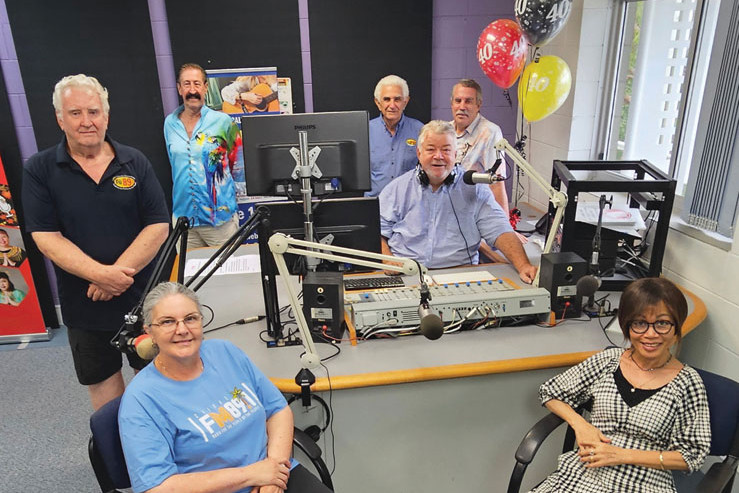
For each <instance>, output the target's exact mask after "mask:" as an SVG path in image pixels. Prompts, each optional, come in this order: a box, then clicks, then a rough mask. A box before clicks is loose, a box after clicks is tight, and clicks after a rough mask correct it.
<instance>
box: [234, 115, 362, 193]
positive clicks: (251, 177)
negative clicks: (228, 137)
mask: <svg viewBox="0 0 739 493" xmlns="http://www.w3.org/2000/svg"><path fill="white" fill-rule="evenodd" d="M368 125H369V116H368V114H367V112H366V111H342V112H333V113H302V114H295V115H266V116H258V117H254V116H249V117H243V118H242V119H241V131H242V132H243V141H244V169H245V173H246V192H247V194H249V195H279V196H282V195H288V196H300V193H301V192H300V188H301V184H300V180H299V178H297V177H294V171H295V167H296V164H297V162H296V160H295V159H294V158H293V156H292V154H291V153H290V149H291V148H295V149H299V148H300V146H299V143H298V142H299V140H298V132H299V131H301V130H304V131H306V132H307V133H308V149H309V150H310V149H313V148H314V147H318V148H320V149H321V151H320V154H319V155H318V157H317V159H316V165H317V166H318V168H319V169H320V172H321V176H320V178H316V177H313V178H311V183H312V188H313V195H327V194H332V193H336V192H361V191H365V190H369V189H370V188H371V184H370V166H369V130H368Z"/></svg>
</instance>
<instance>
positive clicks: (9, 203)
mask: <svg viewBox="0 0 739 493" xmlns="http://www.w3.org/2000/svg"><path fill="white" fill-rule="evenodd" d="M0 225H2V226H18V216H16V215H15V206H13V200H12V199H11V198H10V189H9V188H8V185H7V184H4V183H0Z"/></svg>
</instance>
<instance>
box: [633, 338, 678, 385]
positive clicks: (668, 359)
mask: <svg viewBox="0 0 739 493" xmlns="http://www.w3.org/2000/svg"><path fill="white" fill-rule="evenodd" d="M629 359H630V360H631V361H633V362H634V364H635V365H636V367H637V368H639V369H640V370H641V371H654V370H659V369H660V368H664V367H665V366H667V363H669V362H670V361H672V353H670V356H669V357H668V358H667V361H665V362H664V363H662V364H661V365H659V366H655V367H654V368H642V367H641V366H639V363H637V362H636V360H635V359H634V350H633V349H632V350H631V352H630V353H629ZM655 378H657V375H655V376H653V377H652V378H650V379H649V380H647V381H646V382H643V383H642V384H641V386H640V388H639V389H640V390H651V389H643V388H641V387H643V386H644V385H646V384H648V383H649V382H651V381H652V380H654V379H655ZM629 383H630V382H629ZM634 392H636V386H635V385H633V384H632V385H631V393H632V394H633V393H634Z"/></svg>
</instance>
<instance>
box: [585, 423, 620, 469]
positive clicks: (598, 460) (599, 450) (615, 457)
mask: <svg viewBox="0 0 739 493" xmlns="http://www.w3.org/2000/svg"><path fill="white" fill-rule="evenodd" d="M575 440H576V441H577V446H578V447H579V449H580V450H578V452H577V455H579V456H580V460H581V461H582V462H584V463H585V467H588V468H591V467H603V466H614V465H617V464H623V463H624V461H623V459H622V457H621V452H622V451H623V449H622V448H620V447H616V446H614V445H611V439H610V438H608V437H607V436H605V435H604V434H603V433H602V432H601V431H600V430H599V429H598V428H596V427H595V426H593V425H592V424H590V423H588V422H582V423H580V424H579V425H578V426H577V427H576V428H575Z"/></svg>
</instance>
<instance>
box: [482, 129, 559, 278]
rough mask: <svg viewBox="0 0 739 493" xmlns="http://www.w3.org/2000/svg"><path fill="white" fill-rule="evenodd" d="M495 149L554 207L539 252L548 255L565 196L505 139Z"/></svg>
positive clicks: (537, 274) (497, 143)
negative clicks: (524, 175) (541, 248)
mask: <svg viewBox="0 0 739 493" xmlns="http://www.w3.org/2000/svg"><path fill="white" fill-rule="evenodd" d="M495 148H496V149H498V150H499V151H503V150H505V151H506V153H507V154H508V155H509V156H510V157H511V159H512V160H513V162H515V163H516V164H517V165H518V167H519V168H521V169H522V170H523V172H524V173H526V175H528V176H529V178H531V179H532V180H533V181H534V183H536V184H537V185H538V186H539V188H541V189H542V190H544V192H545V193H546V194H547V196H549V201H550V202H551V203H552V205H553V206H554V208H555V213H554V220H553V221H552V226H551V228H550V230H549V234H548V235H547V241H546V243H545V244H544V249H543V250H542V252H541V253H542V254H545V253H549V252H550V250H551V249H552V244H553V243H554V238H555V236H557V230H558V229H559V225H560V223H561V222H562V217H563V216H564V213H565V206H566V205H567V194H566V193H564V192H562V191H560V190H557V189H556V188H554V187H553V186H552V185H551V184H550V183H548V182H547V181H546V180H545V179H544V177H543V176H541V174H540V173H539V172H537V171H536V170H535V169H534V167H533V166H532V165H531V164H530V163H529V162H528V161H526V160H525V159H524V158H523V156H521V154H520V153H519V152H518V151H517V150H516V149H515V148H514V147H513V146H511V144H509V143H508V141H507V140H506V139H500V140H499V141H498V142H496V143H495ZM540 272H541V269H538V270H537V271H536V278H535V279H534V282H533V283H532V285H534V286H538V285H539V273H540Z"/></svg>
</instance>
